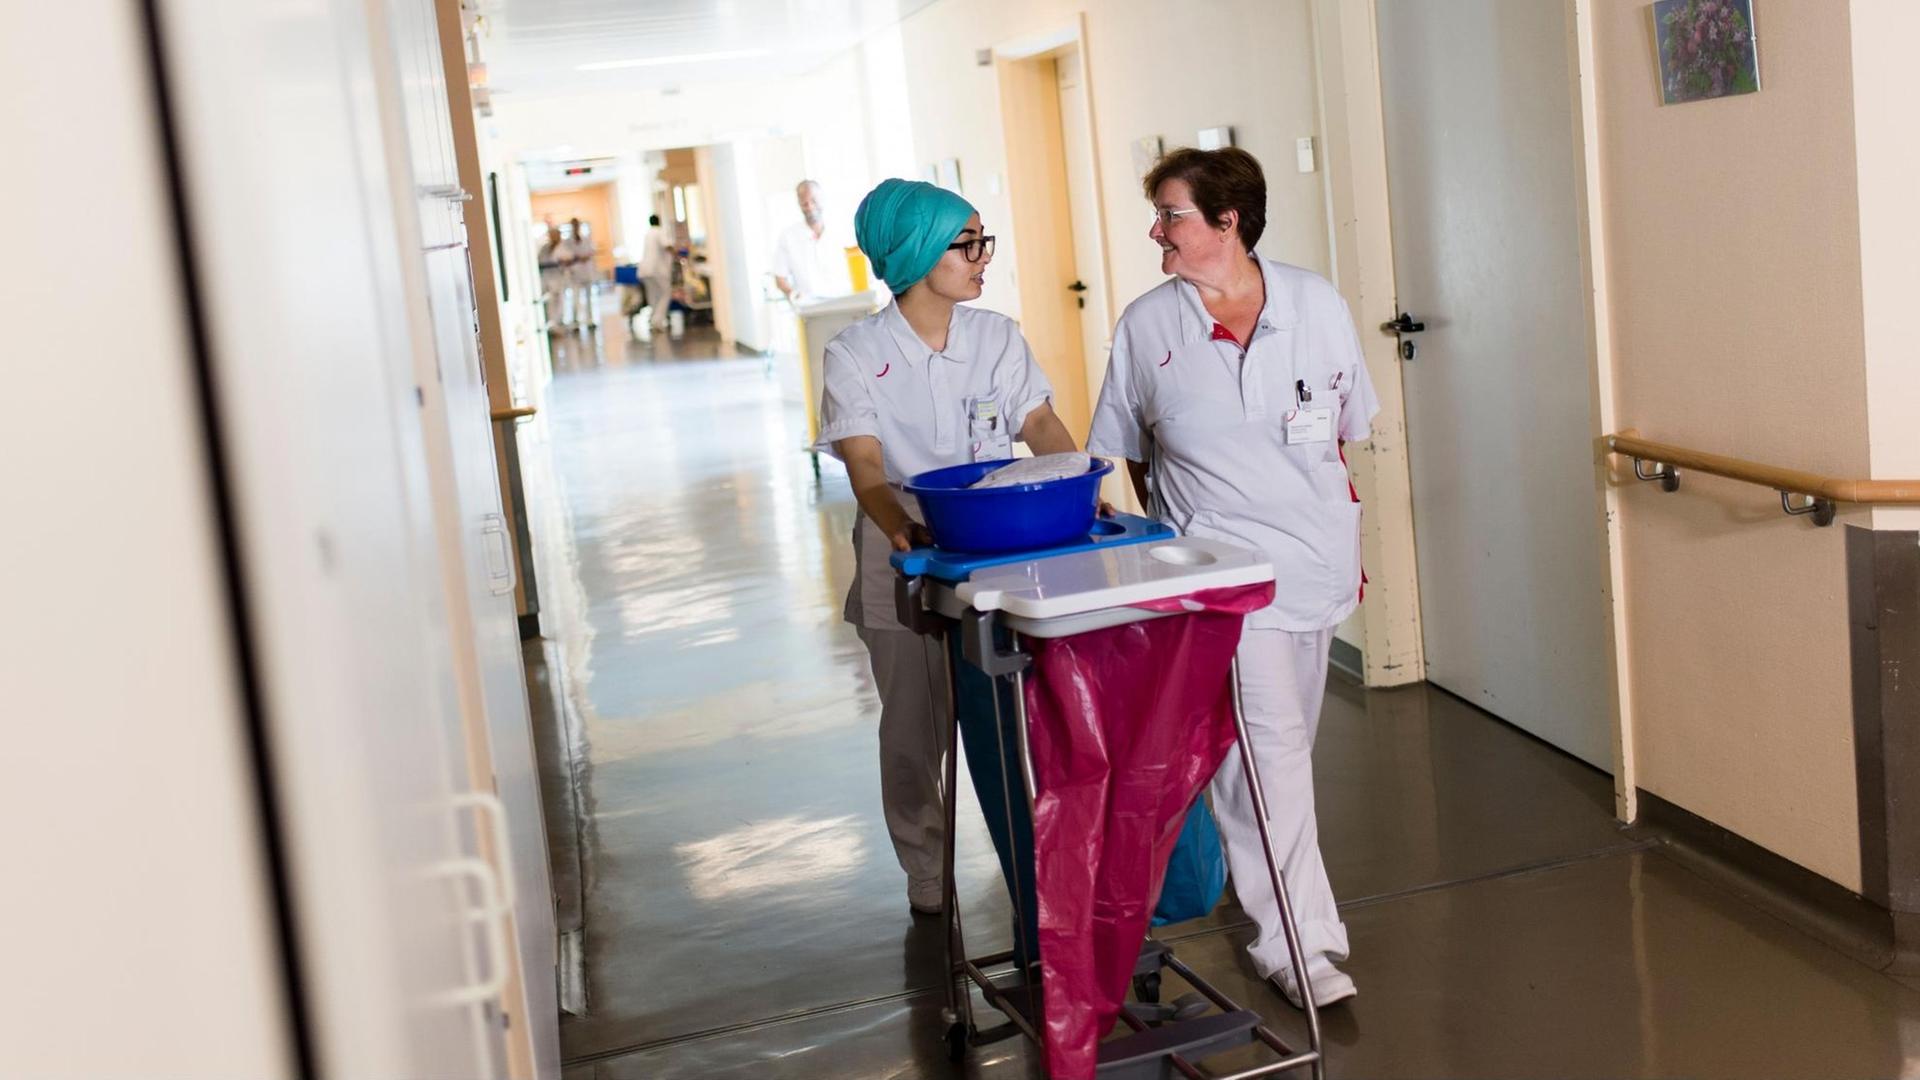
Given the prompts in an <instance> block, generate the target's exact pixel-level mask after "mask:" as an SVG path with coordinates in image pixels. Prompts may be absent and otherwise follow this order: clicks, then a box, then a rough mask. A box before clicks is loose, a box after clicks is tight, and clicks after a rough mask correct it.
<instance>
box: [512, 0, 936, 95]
mask: <svg viewBox="0 0 1920 1080" xmlns="http://www.w3.org/2000/svg"><path fill="white" fill-rule="evenodd" d="M933 2H934V0H481V2H480V9H481V11H482V13H483V14H484V16H485V18H486V32H485V36H484V37H483V38H482V41H483V43H484V44H483V49H484V59H485V60H486V64H487V82H488V84H489V86H490V88H491V90H492V93H493V94H494V95H496V96H503V95H504V96H512V97H536V96H552V95H559V94H591V93H603V92H619V91H630V90H658V89H669V88H673V87H679V86H685V85H688V84H692V83H701V82H727V81H738V80H749V79H766V78H778V77H782V76H788V75H798V74H802V73H804V72H807V71H811V70H813V69H814V68H816V67H818V66H819V65H820V64H822V63H824V62H825V61H827V60H828V59H830V58H831V57H833V56H834V55H835V54H836V53H840V52H843V51H845V50H846V49H849V48H851V47H853V46H854V45H855V44H857V43H859V41H860V40H861V39H862V38H864V37H866V36H867V35H868V34H871V33H873V32H874V31H876V30H879V29H882V28H885V27H887V26H890V25H892V24H894V23H896V22H898V21H899V20H900V19H902V18H904V17H905V16H907V15H910V14H912V13H913V12H915V11H918V10H919V9H921V8H923V7H926V6H927V5H928V4H930V3H933ZM583 64H621V65H623V66H620V67H616V68H612V69H609V70H590V71H581V70H579V68H580V66H581V65H583Z"/></svg>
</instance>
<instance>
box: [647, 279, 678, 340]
mask: <svg viewBox="0 0 1920 1080" xmlns="http://www.w3.org/2000/svg"><path fill="white" fill-rule="evenodd" d="M672 297H673V279H672V278H671V277H667V276H664V275H663V276H661V277H657V278H648V279H647V306H648V307H649V308H651V309H652V310H650V311H648V312H647V321H648V322H649V323H650V324H652V326H653V328H654V329H655V330H665V329H666V328H667V308H668V307H669V304H668V301H669V300H670V299H672Z"/></svg>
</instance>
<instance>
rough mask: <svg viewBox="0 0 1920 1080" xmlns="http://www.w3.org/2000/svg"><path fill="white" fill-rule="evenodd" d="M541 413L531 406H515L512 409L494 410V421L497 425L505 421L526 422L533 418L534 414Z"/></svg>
mask: <svg viewBox="0 0 1920 1080" xmlns="http://www.w3.org/2000/svg"><path fill="white" fill-rule="evenodd" d="M539 411H540V410H539V409H536V408H534V407H533V406H531V405H515V406H514V407H512V408H510V409H495V410H493V420H494V422H495V423H499V422H501V421H504V420H524V419H526V418H527V417H529V416H532V415H533V414H534V413H537V412H539Z"/></svg>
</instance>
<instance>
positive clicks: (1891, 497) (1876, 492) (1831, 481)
mask: <svg viewBox="0 0 1920 1080" xmlns="http://www.w3.org/2000/svg"><path fill="white" fill-rule="evenodd" d="M1607 449H1609V450H1611V451H1613V452H1614V453H1616V454H1619V455H1621V456H1623V457H1630V458H1633V459H1634V460H1635V461H1651V462H1656V463H1658V464H1661V465H1665V466H1669V467H1670V468H1675V469H1691V470H1693V471H1695V472H1703V473H1707V474H1708V475H1710V476H1720V477H1725V478H1726V479H1728V480H1738V481H1741V482H1742V483H1747V484H1757V485H1759V486H1760V487H1765V488H1772V489H1773V490H1775V491H1778V492H1780V493H1781V494H1783V495H1805V496H1808V497H1811V498H1814V499H1825V500H1827V501H1829V502H1836V503H1879V504H1883V505H1920V480H1849V479H1842V478H1840V477H1833V476H1822V475H1820V474H1819V473H1810V472H1803V471H1801V470H1799V469H1783V468H1781V467H1779V466H1777V465H1762V464H1760V463H1759V462H1754V461H1747V460H1744V459H1742V458H1735V457H1724V456H1722V455H1720V454H1709V453H1707V452H1705V451H1703V450H1694V449H1691V448H1689V447H1685V446H1675V445H1674V444H1672V443H1663V442H1654V441H1653V440H1651V439H1643V438H1641V437H1640V433H1639V432H1637V431H1635V430H1633V429H1632V428H1628V429H1627V430H1625V431H1622V432H1620V433H1619V434H1616V435H1609V436H1607Z"/></svg>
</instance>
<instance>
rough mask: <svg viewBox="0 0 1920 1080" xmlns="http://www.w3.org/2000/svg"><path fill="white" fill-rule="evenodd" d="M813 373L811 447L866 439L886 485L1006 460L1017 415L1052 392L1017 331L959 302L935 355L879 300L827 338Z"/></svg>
mask: <svg viewBox="0 0 1920 1080" xmlns="http://www.w3.org/2000/svg"><path fill="white" fill-rule="evenodd" d="M822 368H823V374H822V381H823V382H824V383H825V384H826V385H825V386H824V387H822V388H821V395H820V438H819V440H818V441H817V442H816V443H814V449H816V450H819V451H821V452H822V453H827V454H831V453H833V452H834V450H833V444H834V443H835V442H838V441H839V440H841V439H844V438H847V437H849V436H852V435H871V436H873V437H874V438H876V439H879V440H880V448H881V451H882V452H883V456H884V458H885V460H886V465H887V482H888V483H891V484H894V485H896V486H897V485H901V484H905V483H906V482H907V481H908V480H910V479H912V478H913V477H914V476H915V475H916V474H919V473H923V472H926V471H927V470H929V469H938V468H942V467H944V466H947V465H964V464H966V463H967V462H969V461H988V460H992V459H995V458H1005V457H1012V456H1013V440H1014V437H1015V436H1016V435H1017V434H1018V433H1019V431H1020V429H1021V428H1022V427H1023V426H1025V425H1026V422H1027V414H1028V413H1031V412H1032V411H1033V410H1034V409H1036V408H1038V407H1039V406H1040V405H1042V404H1044V403H1045V402H1046V401H1047V400H1048V399H1049V398H1051V397H1052V396H1053V387H1052V386H1051V385H1050V384H1049V383H1048V382H1047V376H1046V374H1045V373H1044V372H1042V371H1041V370H1040V365H1039V364H1037V363H1035V362H1034V359H1033V350H1032V349H1029V348H1028V347H1027V339H1026V338H1024V337H1022V336H1021V335H1020V327H1019V325H1018V324H1016V323H1015V322H1014V321H1013V320H1012V319H1009V318H1007V317H1006V316H1005V315H1001V314H998V313H996V312H992V311H983V310H981V309H979V308H971V307H966V306H964V305H960V306H956V307H955V308H954V309H953V321H952V323H951V324H950V325H949V326H948V329H947V347H946V349H945V351H943V352H934V351H933V350H932V349H929V348H927V344H926V342H924V341H921V340H920V336H919V335H918V334H915V333H914V332H913V327H911V326H909V325H907V317H906V316H905V315H903V314H901V313H900V305H899V304H897V303H896V304H888V305H887V306H886V307H885V308H884V309H882V310H881V312H880V313H879V314H878V315H872V316H869V317H867V318H865V319H862V320H860V321H859V322H857V323H854V324H853V325H852V326H849V327H847V328H846V329H845V330H842V331H840V333H838V334H836V335H834V338H833V340H832V341H829V342H827V350H826V358H825V361H824V362H823V364H822Z"/></svg>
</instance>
